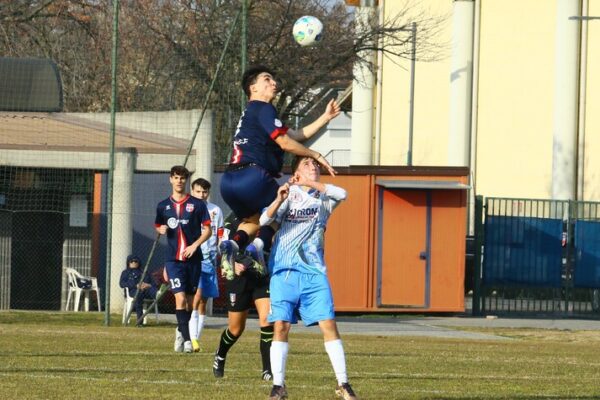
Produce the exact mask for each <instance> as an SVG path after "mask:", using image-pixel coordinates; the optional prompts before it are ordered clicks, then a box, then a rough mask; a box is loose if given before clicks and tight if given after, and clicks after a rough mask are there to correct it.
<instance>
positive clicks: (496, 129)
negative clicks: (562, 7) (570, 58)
mask: <svg viewBox="0 0 600 400" xmlns="http://www.w3.org/2000/svg"><path fill="white" fill-rule="evenodd" d="M515 10H519V12H515ZM555 12H556V10H555V1H542V2H541V1H539V0H503V1H493V0H492V1H490V0H487V1H482V2H481V20H480V21H481V22H480V26H481V28H480V56H479V80H478V86H479V90H478V114H477V115H478V116H477V120H478V123H477V153H476V166H475V167H476V182H475V183H476V191H477V194H482V195H484V196H505V197H534V198H549V197H550V195H551V190H552V140H553V139H552V137H553V136H552V127H553V118H552V113H553V107H554V102H553V95H554V46H555V33H554V32H555V25H556V24H555Z"/></svg>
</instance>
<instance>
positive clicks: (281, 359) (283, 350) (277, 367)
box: [271, 340, 289, 386]
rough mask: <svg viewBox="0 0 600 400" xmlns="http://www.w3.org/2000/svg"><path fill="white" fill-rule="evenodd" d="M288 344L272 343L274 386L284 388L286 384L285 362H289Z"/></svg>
mask: <svg viewBox="0 0 600 400" xmlns="http://www.w3.org/2000/svg"><path fill="white" fill-rule="evenodd" d="M288 350H289V345H288V342H277V341H275V340H273V341H272V342H271V372H273V385H278V386H283V383H284V382H285V362H286V361H287V355H288Z"/></svg>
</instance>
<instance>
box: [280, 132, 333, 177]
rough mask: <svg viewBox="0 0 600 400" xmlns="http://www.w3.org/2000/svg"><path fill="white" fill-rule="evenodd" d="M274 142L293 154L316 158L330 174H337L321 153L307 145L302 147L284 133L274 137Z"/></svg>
mask: <svg viewBox="0 0 600 400" xmlns="http://www.w3.org/2000/svg"><path fill="white" fill-rule="evenodd" d="M275 142H276V143H277V144H278V145H279V147H281V149H282V150H283V151H287V152H288V153H292V154H295V155H297V156H301V157H311V158H314V159H315V160H317V162H318V163H319V164H321V165H322V166H323V168H325V169H326V170H327V172H328V173H329V175H331V176H335V174H337V172H336V170H335V169H333V167H332V166H331V165H329V162H327V160H326V159H325V157H323V156H322V155H321V153H319V152H316V151H314V150H311V149H309V148H308V147H304V145H303V144H302V143H299V142H297V141H295V140H294V139H292V138H291V137H289V136H288V135H287V134H286V135H281V136H278V137H277V138H276V139H275Z"/></svg>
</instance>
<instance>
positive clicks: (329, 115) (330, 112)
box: [287, 99, 341, 142]
mask: <svg viewBox="0 0 600 400" xmlns="http://www.w3.org/2000/svg"><path fill="white" fill-rule="evenodd" d="M340 112H341V108H340V105H339V104H338V103H337V101H335V99H331V100H330V101H329V103H327V106H326V107H325V111H324V112H323V114H321V116H319V118H317V119H315V120H314V121H313V122H311V123H310V124H308V125H306V126H305V127H303V128H300V129H298V130H291V129H290V130H288V133H287V134H288V135H290V137H291V138H292V139H294V140H297V141H298V142H303V141H305V140H307V139H310V138H311V137H312V136H313V135H314V134H315V133H317V132H318V131H319V129H321V128H322V127H324V126H325V125H327V123H329V121H331V120H332V119H334V118H335V117H337V116H338V115H340Z"/></svg>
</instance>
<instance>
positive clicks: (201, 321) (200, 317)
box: [197, 314, 205, 340]
mask: <svg viewBox="0 0 600 400" xmlns="http://www.w3.org/2000/svg"><path fill="white" fill-rule="evenodd" d="M204 317H205V316H204V315H202V314H199V315H198V328H197V329H198V335H197V336H198V340H200V336H202V328H204Z"/></svg>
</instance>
